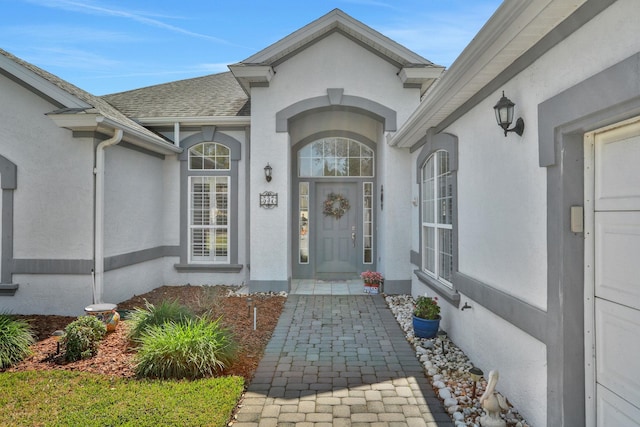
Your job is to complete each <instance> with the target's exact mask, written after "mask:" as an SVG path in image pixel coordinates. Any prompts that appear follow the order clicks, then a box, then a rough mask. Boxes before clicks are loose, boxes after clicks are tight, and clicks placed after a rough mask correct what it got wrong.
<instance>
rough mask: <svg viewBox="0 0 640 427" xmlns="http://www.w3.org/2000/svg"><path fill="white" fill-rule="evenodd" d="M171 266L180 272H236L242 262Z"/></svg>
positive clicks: (238, 270)
mask: <svg viewBox="0 0 640 427" xmlns="http://www.w3.org/2000/svg"><path fill="white" fill-rule="evenodd" d="M173 267H174V268H175V269H176V270H177V271H179V272H181V273H186V272H188V273H238V272H240V271H241V270H242V269H243V268H244V266H243V265H242V264H174V265H173Z"/></svg>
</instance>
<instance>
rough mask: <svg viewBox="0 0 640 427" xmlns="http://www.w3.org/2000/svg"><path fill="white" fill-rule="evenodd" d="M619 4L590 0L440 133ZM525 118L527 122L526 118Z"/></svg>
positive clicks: (446, 122)
mask: <svg viewBox="0 0 640 427" xmlns="http://www.w3.org/2000/svg"><path fill="white" fill-rule="evenodd" d="M615 1H616V0H589V1H587V2H586V3H584V4H583V5H582V6H580V7H579V8H578V9H577V10H576V11H575V12H574V13H573V14H572V15H571V16H569V17H568V18H567V19H565V20H564V21H562V22H561V23H560V24H558V26H556V27H555V28H554V29H553V30H551V31H550V32H549V33H548V34H547V35H546V36H544V37H543V38H542V39H541V40H540V41H539V42H538V43H536V44H535V45H534V46H533V47H532V48H531V49H529V50H528V51H526V52H525V53H523V54H522V55H521V56H520V57H519V58H518V59H516V60H515V61H513V63H511V65H509V66H508V67H507V68H506V69H505V70H504V71H503V72H501V73H500V74H498V75H497V76H496V78H494V79H493V80H491V81H490V82H489V83H487V85H485V86H484V87H483V88H482V89H480V90H479V91H478V92H476V93H475V94H474V95H473V96H472V97H471V98H469V100H468V101H467V102H465V103H464V104H462V105H461V106H460V107H459V108H458V109H456V110H455V111H454V112H453V113H451V114H450V115H449V116H448V117H447V118H446V119H444V120H443V121H441V122H440V123H438V125H437V126H436V131H438V132H442V131H443V130H444V129H446V128H447V127H448V126H450V125H451V124H452V123H454V122H455V121H456V120H458V119H459V118H460V117H462V116H464V115H465V114H466V113H467V112H469V110H471V109H472V108H474V107H475V106H476V105H478V104H479V103H480V102H482V101H484V100H485V99H487V97H488V96H490V95H492V94H493V93H495V92H496V91H498V90H499V89H500V88H501V87H502V86H503V85H504V84H505V83H506V82H508V81H510V80H512V79H513V78H514V77H515V76H516V75H517V74H519V73H520V72H522V71H524V70H526V69H527V68H529V67H530V66H531V64H533V63H534V62H535V61H537V60H538V59H539V58H540V57H541V56H542V55H543V54H544V53H545V52H547V51H549V50H550V49H552V48H553V47H555V46H556V45H558V44H559V43H561V42H562V41H564V40H565V39H566V38H567V37H568V36H569V35H570V34H572V33H573V32H575V31H576V30H578V29H580V27H582V26H583V25H584V24H585V23H587V22H589V21H590V20H591V19H593V18H594V17H595V16H597V15H598V14H599V13H600V12H602V11H603V10H604V9H606V8H607V7H609V6H611V5H612V4H613V3H615ZM496 101H497V99H496ZM524 119H525V121H526V117H525V118H524Z"/></svg>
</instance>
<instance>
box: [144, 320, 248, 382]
mask: <svg viewBox="0 0 640 427" xmlns="http://www.w3.org/2000/svg"><path fill="white" fill-rule="evenodd" d="M139 343H140V347H139V348H138V353H137V354H136V359H135V362H136V367H135V369H136V373H137V374H138V376H140V377H148V378H163V379H169V378H175V379H180V378H189V379H195V378H203V377H207V376H211V375H214V374H215V373H216V372H219V371H222V370H223V369H224V368H225V367H226V366H228V365H229V363H230V362H231V361H232V360H233V357H234V356H235V352H236V344H235V342H234V340H233V338H232V336H231V333H230V332H229V331H228V330H227V329H224V328H222V327H221V326H220V319H218V320H215V321H211V320H209V319H206V318H204V317H203V318H197V319H195V320H191V319H189V320H187V321H185V322H183V323H175V322H169V323H165V324H164V325H154V326H151V327H149V328H148V329H147V330H146V331H145V332H144V333H143V334H142V335H141V336H140V338H139Z"/></svg>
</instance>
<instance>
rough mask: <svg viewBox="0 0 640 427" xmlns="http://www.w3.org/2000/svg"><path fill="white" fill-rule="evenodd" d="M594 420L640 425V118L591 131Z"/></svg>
mask: <svg viewBox="0 0 640 427" xmlns="http://www.w3.org/2000/svg"><path fill="white" fill-rule="evenodd" d="M585 180H586V181H585V214H586V215H585V219H586V223H585V224H586V230H585V231H586V233H585V248H586V256H585V269H586V274H585V280H586V289H585V300H586V305H585V314H586V319H585V321H586V328H585V333H586V339H585V344H586V347H587V348H586V366H587V373H586V389H587V403H586V406H587V421H588V425H591V426H598V427H608V426H640V121H637V120H636V121H635V122H627V123H625V124H623V125H620V126H617V127H611V128H608V129H606V130H603V131H598V132H594V133H591V134H588V135H586V137H585Z"/></svg>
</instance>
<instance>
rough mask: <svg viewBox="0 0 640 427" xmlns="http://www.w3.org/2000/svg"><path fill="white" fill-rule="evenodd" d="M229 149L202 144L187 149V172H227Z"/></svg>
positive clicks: (206, 143)
mask: <svg viewBox="0 0 640 427" xmlns="http://www.w3.org/2000/svg"><path fill="white" fill-rule="evenodd" d="M230 158H231V157H230V155H229V147H227V146H226V145H222V144H218V143H217V142H203V143H202V144H198V145H194V146H193V147H191V148H190V149H189V170H229V169H230Z"/></svg>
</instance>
